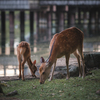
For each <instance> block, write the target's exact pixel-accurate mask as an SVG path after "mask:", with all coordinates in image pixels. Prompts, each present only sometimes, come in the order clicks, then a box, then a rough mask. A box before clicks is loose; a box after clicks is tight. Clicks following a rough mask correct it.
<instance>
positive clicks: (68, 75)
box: [65, 55, 70, 79]
mask: <svg viewBox="0 0 100 100" xmlns="http://www.w3.org/2000/svg"><path fill="white" fill-rule="evenodd" d="M65 57H66V66H67V77H66V79H69V77H70V73H69V67H68V65H69V57H70V55H66V56H65Z"/></svg>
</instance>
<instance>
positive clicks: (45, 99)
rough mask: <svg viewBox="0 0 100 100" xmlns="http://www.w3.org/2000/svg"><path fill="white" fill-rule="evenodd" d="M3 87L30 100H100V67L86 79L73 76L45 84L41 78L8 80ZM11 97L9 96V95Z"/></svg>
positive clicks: (20, 97) (18, 96) (6, 90)
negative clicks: (98, 91) (40, 80)
mask: <svg viewBox="0 0 100 100" xmlns="http://www.w3.org/2000/svg"><path fill="white" fill-rule="evenodd" d="M7 84H8V86H7V87H3V90H4V93H5V94H7V93H9V92H11V91H14V90H17V91H18V95H15V96H13V97H15V98H19V99H30V100H100V95H97V94H96V91H97V90H99V89H100V69H96V70H93V71H92V74H91V75H88V76H86V77H85V79H82V78H78V77H71V78H70V79H69V80H66V79H54V80H52V81H51V82H49V81H48V80H47V81H46V82H45V83H44V84H42V85H41V84H40V83H39V79H33V80H25V81H22V80H17V81H8V82H7ZM7 98H9V97H7Z"/></svg>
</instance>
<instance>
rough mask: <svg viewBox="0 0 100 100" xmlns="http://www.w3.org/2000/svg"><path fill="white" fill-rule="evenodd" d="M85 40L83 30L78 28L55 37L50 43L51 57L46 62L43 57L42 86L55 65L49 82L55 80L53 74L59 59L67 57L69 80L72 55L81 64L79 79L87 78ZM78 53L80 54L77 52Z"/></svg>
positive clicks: (40, 70) (69, 29)
mask: <svg viewBox="0 0 100 100" xmlns="http://www.w3.org/2000/svg"><path fill="white" fill-rule="evenodd" d="M83 38H84V34H83V32H82V31H81V30H79V29H78V28H76V27H71V28H68V29H66V30H64V31H62V32H60V33H57V34H55V35H54V36H53V38H52V39H51V42H50V55H49V58H48V59H47V60H46V61H45V60H44V58H43V57H41V59H40V60H41V66H40V68H39V73H40V84H43V83H44V82H45V80H46V79H47V78H48V76H49V74H50V71H51V67H52V65H53V63H54V66H53V70H52V72H51V77H50V79H49V81H51V80H52V79H53V73H54V69H55V66H56V61H57V58H60V57H62V56H65V58H66V66H67V77H66V79H69V76H70V75H69V68H68V64H69V57H70V54H71V53H74V55H75V56H76V58H77V61H78V64H79V77H81V76H82V77H83V78H84V77H85V66H84V56H83ZM77 51H78V52H77ZM80 56H81V59H82V64H83V67H82V68H81V64H80Z"/></svg>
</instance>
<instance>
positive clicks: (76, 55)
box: [74, 51, 82, 77]
mask: <svg viewBox="0 0 100 100" xmlns="http://www.w3.org/2000/svg"><path fill="white" fill-rule="evenodd" d="M74 55H75V57H76V58H77V61H78V65H79V77H81V76H82V68H81V64H80V56H79V54H78V53H77V51H75V52H74Z"/></svg>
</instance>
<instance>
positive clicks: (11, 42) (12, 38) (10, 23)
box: [9, 11, 14, 54]
mask: <svg viewBox="0 0 100 100" xmlns="http://www.w3.org/2000/svg"><path fill="white" fill-rule="evenodd" d="M9 26H10V27H9V29H10V54H14V12H13V11H10V13H9Z"/></svg>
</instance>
